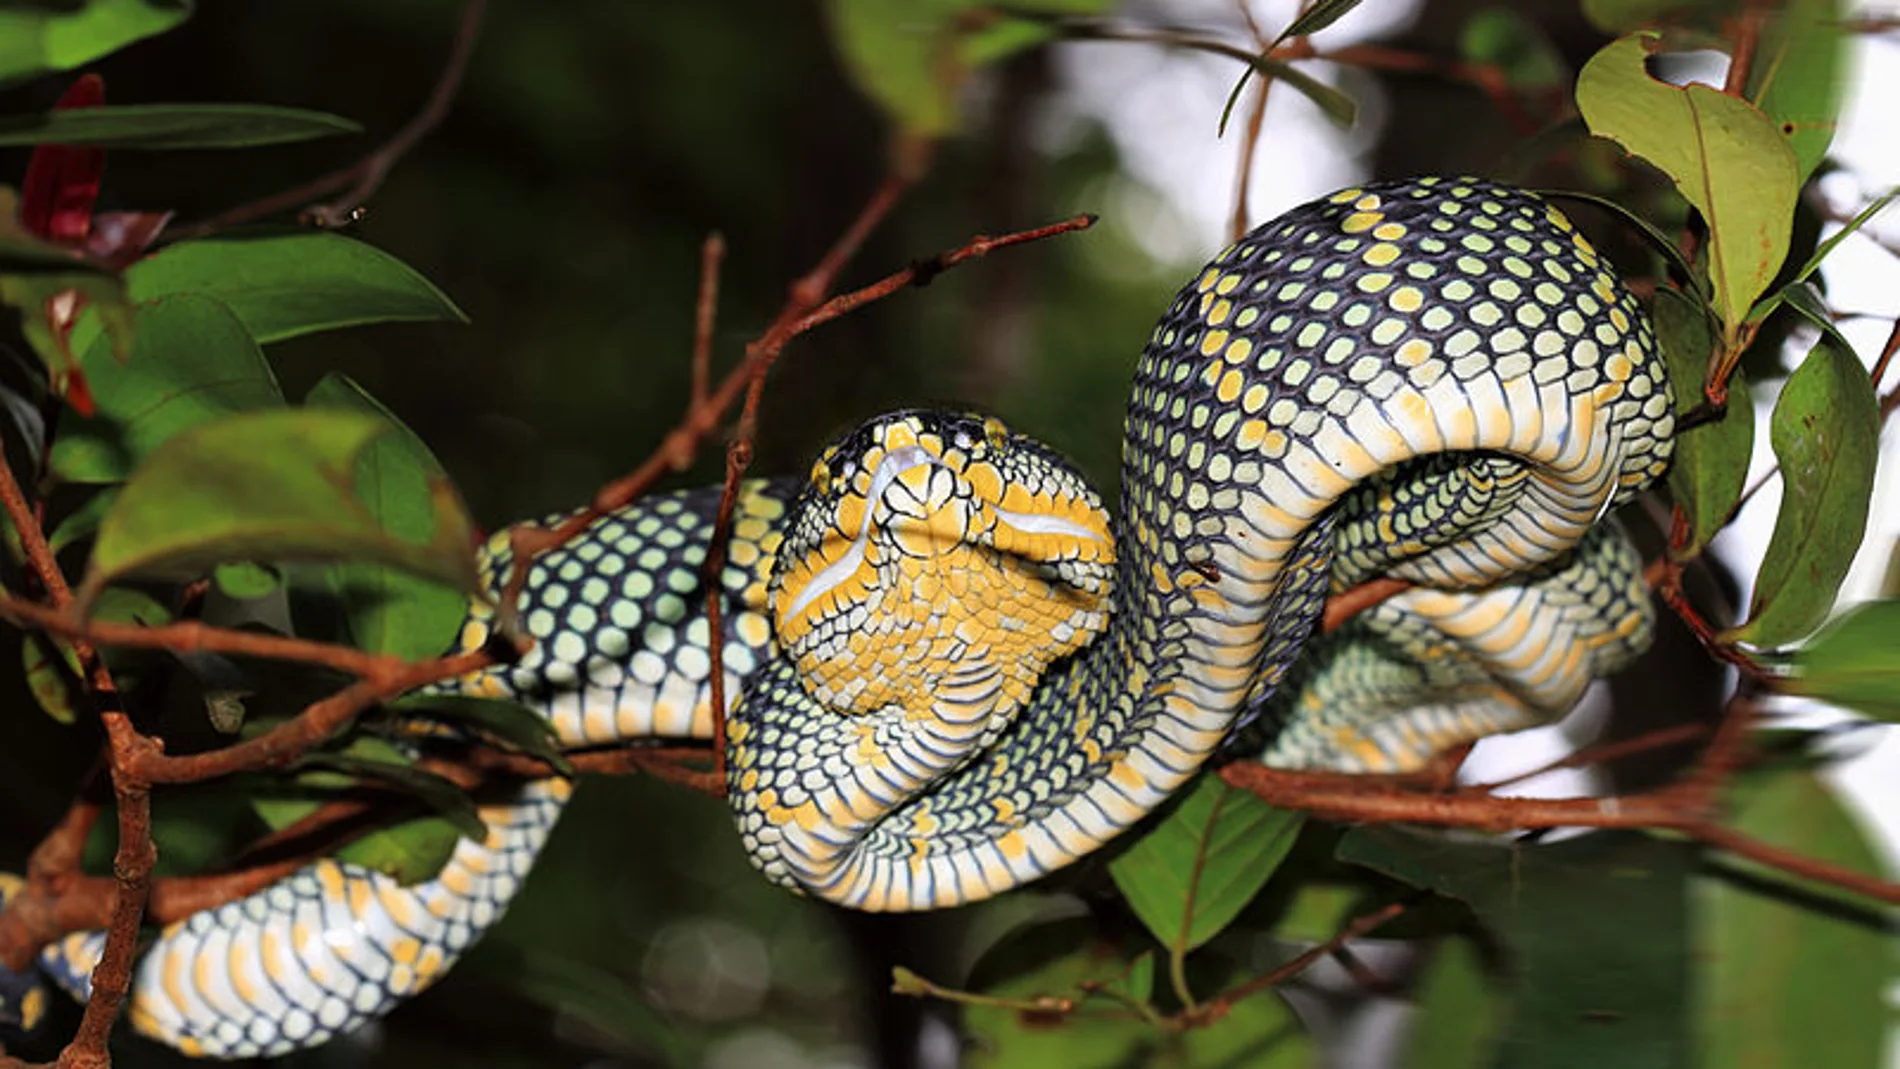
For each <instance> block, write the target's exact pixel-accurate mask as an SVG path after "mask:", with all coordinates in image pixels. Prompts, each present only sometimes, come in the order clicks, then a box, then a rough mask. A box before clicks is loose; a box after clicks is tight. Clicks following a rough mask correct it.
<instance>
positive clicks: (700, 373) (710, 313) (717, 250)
mask: <svg viewBox="0 0 1900 1069" xmlns="http://www.w3.org/2000/svg"><path fill="white" fill-rule="evenodd" d="M725 258H726V239H725V238H724V237H723V236H722V235H721V234H720V233H719V232H718V231H716V230H715V231H714V232H712V233H710V234H707V235H706V240H705V242H704V243H702V244H701V245H700V247H699V300H698V301H697V302H696V303H695V305H694V308H693V392H692V394H691V400H690V401H689V402H688V404H690V405H691V406H692V407H693V408H699V407H701V406H703V405H704V404H705V403H706V390H707V389H708V388H709V387H710V385H711V383H712V344H713V327H714V325H715V324H716V323H717V322H718V320H719V265H720V262H721V261H723V260H724V259H725Z"/></svg>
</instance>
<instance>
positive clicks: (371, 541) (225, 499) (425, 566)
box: [80, 409, 481, 601]
mask: <svg viewBox="0 0 1900 1069" xmlns="http://www.w3.org/2000/svg"><path fill="white" fill-rule="evenodd" d="M388 432H389V425H388V424H387V423H386V422H385V421H383V420H381V419H378V418H376V417H374V416H369V415H365V414H362V413H358V412H342V411H320V410H308V409H306V410H279V411H264V412H252V413H243V414H239V415H234V416H228V417H225V418H223V419H220V420H216V421H214V422H210V423H205V424H201V425H199V426H197V427H193V428H191V429H190V430H187V431H185V432H183V433H181V434H178V435H176V436H174V437H172V438H171V439H170V440H169V441H167V442H165V443H164V444H163V445H162V446H160V447H159V448H158V449H157V450H155V451H154V452H153V453H152V455H151V456H150V457H148V458H147V459H146V461H145V463H143V464H142V465H140V466H139V469H138V470H137V471H136V472H134V473H133V475H132V477H131V478H130V479H128V480H127V481H126V484H125V486H124V487H123V488H121V489H120V491H119V496H118V498H117V500H115V501H114V502H113V503H112V508H111V510H110V511H109V512H107V513H106V516H105V519H104V521H103V522H101V524H100V526H99V536H98V538H97V540H96V541H95V542H94V544H93V551H92V562H91V566H90V568H89V570H88V572H87V575H86V580H85V582H84V584H83V585H82V586H81V589H80V596H81V599H82V601H83V600H89V599H91V598H93V597H95V596H97V594H98V593H99V591H100V590H101V589H102V588H103V587H104V586H105V585H106V584H107V583H110V582H113V581H115V580H118V579H121V578H125V577H127V576H133V575H144V576H153V577H157V578H167V579H190V578H194V577H196V576H198V575H201V574H203V573H204V572H205V571H207V570H209V569H210V568H212V567H214V566H216V565H218V564H221V563H224V562H226V561H232V560H252V561H299V560H317V561H337V560H351V561H371V562H375V563H378V564H383V565H387V566H390V567H394V568H400V569H403V570H404V571H406V572H409V573H411V574H414V575H417V576H421V577H424V578H427V579H432V580H434V581H437V582H440V583H444V584H446V585H449V586H452V587H455V588H457V589H459V590H463V591H467V592H474V591H476V590H478V589H479V588H480V585H481V581H480V577H479V576H478V575H477V573H476V569H475V556H474V544H475V530H474V524H473V522H472V521H471V520H470V519H469V517H468V512H467V510H466V509H465V508H464V507H463V505H462V501H461V498H460V496H459V495H457V494H456V492H455V488H454V487H453V486H451V485H449V484H448V482H447V481H446V480H442V481H435V482H432V483H431V484H430V487H429V501H430V513H429V515H430V518H431V521H432V527H431V529H430V531H429V534H428V536H427V537H426V539H424V540H420V541H418V540H412V539H407V538H403V537H401V536H399V535H397V534H396V533H394V532H392V531H390V530H389V529H388V528H386V527H384V526H383V525H382V524H381V523H379V522H377V520H376V517H375V516H374V515H373V514H372V512H371V511H370V509H369V507H368V506H367V505H366V504H365V502H364V499H363V497H362V493H363V490H364V488H363V486H362V485H361V483H360V469H359V466H358V464H359V461H360V459H361V457H362V454H363V451H364V449H365V448H366V447H368V446H369V445H370V444H371V443H372V442H374V441H375V440H376V439H378V438H379V437H381V436H382V435H384V434H387V433H388Z"/></svg>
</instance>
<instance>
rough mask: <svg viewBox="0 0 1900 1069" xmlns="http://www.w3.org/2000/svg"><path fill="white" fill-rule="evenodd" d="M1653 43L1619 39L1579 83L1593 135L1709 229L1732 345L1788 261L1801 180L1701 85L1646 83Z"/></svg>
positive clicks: (1715, 287)
mask: <svg viewBox="0 0 1900 1069" xmlns="http://www.w3.org/2000/svg"><path fill="white" fill-rule="evenodd" d="M1657 39H1658V35H1657V34H1655V33H1651V32H1643V33H1637V34H1632V35H1630V36H1628V37H1624V38H1622V39H1621V40H1618V41H1616V42H1614V43H1612V44H1610V45H1609V46H1607V47H1605V48H1604V49H1603V50H1602V51H1600V52H1598V53H1597V54H1596V55H1595V56H1594V57H1592V58H1591V60H1590V62H1589V63H1588V64H1586V65H1585V66H1584V68H1583V73H1582V74H1581V75H1579V76H1578V78H1577V107H1578V110H1580V111H1581V112H1582V113H1583V119H1584V122H1585V123H1587V124H1588V125H1589V127H1590V132H1591V133H1593V134H1596V135H1597V136H1599V137H1606V138H1609V139H1610V140H1612V141H1615V142H1616V143H1617V144H1619V145H1621V146H1623V148H1624V149H1625V150H1626V151H1628V152H1630V153H1633V154H1635V155H1637V156H1641V157H1642V158H1643V159H1645V160H1647V161H1649V162H1650V163H1651V164H1653V165H1654V166H1655V167H1656V168H1657V169H1658V170H1660V171H1662V172H1663V173H1664V174H1666V175H1668V176H1669V178H1670V180H1671V181H1672V182H1674V183H1675V186H1676V189H1677V190H1678V191H1679V192H1680V193H1681V194H1682V196H1683V197H1684V199H1686V200H1688V202H1689V203H1690V204H1692V205H1694V206H1695V208H1696V210H1697V211H1699V212H1701V213H1702V217H1703V219H1704V220H1705V221H1706V222H1707V223H1708V227H1709V277H1710V282H1711V296H1712V300H1711V303H1712V304H1713V305H1714V307H1715V310H1716V313H1717V314H1718V316H1719V317H1720V318H1721V320H1722V326H1723V340H1724V341H1725V342H1731V341H1733V340H1734V339H1735V337H1736V331H1737V330H1738V329H1739V328H1740V326H1741V324H1742V322H1743V320H1744V319H1746V318H1747V315H1748V311H1749V308H1750V307H1751V306H1752V305H1753V304H1754V302H1755V298H1756V297H1758V296H1760V295H1761V293H1762V291H1763V290H1764V289H1765V288H1767V286H1768V283H1769V282H1770V281H1771V280H1772V279H1773V278H1774V277H1775V273H1776V272H1777V271H1779V270H1780V268H1781V262H1782V261H1783V260H1784V259H1786V258H1787V255H1788V241H1789V234H1790V230H1791V227H1792V220H1793V218H1794V208H1795V198H1796V195H1797V194H1798V193H1799V192H1800V188H1801V179H1800V174H1799V171H1798V168H1797V165H1796V162H1795V156H1794V151H1793V150H1792V149H1790V148H1789V147H1788V145H1787V143H1786V142H1785V141H1784V140H1783V139H1782V137H1781V133H1780V131H1779V130H1778V129H1777V127H1776V126H1775V124H1774V122H1773V120H1771V119H1769V118H1768V117H1767V116H1765V115H1763V114H1762V113H1761V112H1760V111H1758V110H1756V108H1755V107H1754V105H1752V104H1749V103H1748V102H1746V101H1743V100H1738V99H1736V98H1734V97H1731V96H1726V95H1724V94H1722V93H1721V92H1719V91H1717V90H1715V89H1711V88H1709V87H1708V86H1706V85H1689V86H1686V87H1683V88H1677V87H1675V86H1672V85H1668V84H1665V83H1663V82H1659V81H1657V80H1655V79H1654V78H1651V77H1650V76H1649V73H1648V71H1647V70H1646V69H1645V67H1644V61H1645V60H1646V59H1647V57H1648V56H1649V54H1650V52H1651V51H1652V49H1653V46H1654V45H1655V42H1656V41H1657Z"/></svg>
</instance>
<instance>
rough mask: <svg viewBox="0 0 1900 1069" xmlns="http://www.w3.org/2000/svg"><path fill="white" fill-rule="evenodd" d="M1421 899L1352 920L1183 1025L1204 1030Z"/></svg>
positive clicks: (1218, 997) (1211, 1003) (1218, 999)
mask: <svg viewBox="0 0 1900 1069" xmlns="http://www.w3.org/2000/svg"><path fill="white" fill-rule="evenodd" d="M1423 898H1424V894H1423V892H1420V893H1418V894H1415V895H1412V896H1409V897H1406V898H1402V899H1400V900H1399V901H1397V902H1392V903H1389V904H1387V905H1384V906H1381V907H1379V908H1378V909H1375V910H1373V911H1372V912H1370V913H1367V914H1363V915H1361V916H1358V917H1354V918H1353V919H1352V920H1351V921H1350V922H1348V923H1347V925H1346V926H1345V927H1344V928H1341V929H1340V930H1339V931H1338V932H1337V933H1336V934H1334V936H1333V937H1332V938H1331V939H1328V940H1327V941H1325V942H1324V943H1321V944H1319V945H1318V946H1315V947H1311V948H1308V949H1307V950H1304V951H1302V952H1300V953H1299V954H1296V955H1294V956H1293V957H1291V958H1288V959H1287V960H1286V961H1285V962H1284V963H1282V964H1281V965H1279V966H1278V967H1276V968H1275V969H1273V970H1272V971H1271V972H1266V973H1262V974H1261V975H1259V976H1256V977H1254V978H1253V979H1251V980H1249V981H1247V982H1246V983H1244V984H1239V985H1237V986H1235V987H1231V988H1229V989H1227V990H1226V991H1223V992H1221V993H1220V994H1218V995H1215V996H1214V997H1213V998H1211V999H1208V1000H1207V1001H1206V1002H1205V1003H1203V1004H1202V1005H1201V1007H1200V1008H1199V1009H1198V1010H1197V1011H1195V1012H1194V1013H1193V1014H1192V1015H1187V1014H1186V1013H1185V1011H1184V1012H1183V1019H1182V1023H1183V1024H1185V1025H1188V1026H1189V1027H1203V1026H1206V1025H1210V1024H1213V1023H1215V1022H1216V1021H1219V1020H1220V1019H1221V1018H1223V1017H1225V1016H1227V1014H1228V1013H1229V1012H1230V1011H1232V1010H1233V1008H1234V1003H1236V1002H1239V1001H1240V1000H1242V999H1244V998H1247V997H1248V996H1250V995H1255V994H1258V993H1260V992H1262V991H1265V990H1267V989H1268V988H1272V987H1278V986H1280V985H1281V984H1284V983H1286V982H1287V981H1289V980H1292V979H1293V978H1295V977H1297V976H1299V975H1300V974H1301V973H1303V972H1305V971H1306V970H1307V969H1310V968H1312V967H1313V965H1314V963H1316V962H1318V961H1319V960H1320V959H1321V958H1324V957H1326V956H1328V955H1330V954H1333V953H1336V952H1338V951H1339V950H1340V949H1341V948H1343V947H1344V946H1345V945H1346V944H1347V943H1350V942H1351V941H1353V940H1354V939H1360V938H1363V937H1365V936H1367V935H1370V934H1371V933H1372V932H1373V931H1375V930H1377V929H1378V928H1379V927H1380V926H1382V925H1384V924H1386V923H1387V922H1389V921H1392V920H1395V919H1396V918H1397V917H1398V916H1399V915H1400V914H1402V913H1404V912H1405V911H1406V910H1408V909H1410V908H1412V906H1413V904H1414V903H1416V902H1418V901H1420V900H1422V899H1423Z"/></svg>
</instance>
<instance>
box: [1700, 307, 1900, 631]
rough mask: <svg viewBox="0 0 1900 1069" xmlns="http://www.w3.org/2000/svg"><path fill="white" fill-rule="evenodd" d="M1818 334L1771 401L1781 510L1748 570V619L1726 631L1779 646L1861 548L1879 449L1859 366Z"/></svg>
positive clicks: (1804, 627) (1817, 615) (1870, 391)
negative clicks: (1754, 567) (1757, 564)
mask: <svg viewBox="0 0 1900 1069" xmlns="http://www.w3.org/2000/svg"><path fill="white" fill-rule="evenodd" d="M1837 339H1838V335H1829V334H1825V333H1824V334H1822V336H1821V340H1820V341H1819V342H1817V343H1816V344H1815V346H1814V348H1813V350H1811V351H1810V352H1809V353H1808V355H1807V358H1806V359H1805V360H1803V361H1802V362H1801V366H1800V367H1798V368H1796V369H1795V371H1794V374H1792V375H1790V376H1789V377H1788V382H1787V384H1786V385H1785V386H1783V387H1782V390H1781V396H1780V398H1779V399H1777V400H1776V401H1775V411H1774V416H1773V418H1772V419H1771V421H1770V423H1769V432H1768V436H1769V441H1770V443H1771V444H1772V445H1773V446H1774V450H1775V459H1776V460H1777V461H1779V462H1780V464H1781V476H1782V494H1781V509H1780V511H1779V512H1778V513H1777V514H1776V516H1775V529H1774V533H1773V534H1772V535H1770V537H1769V541H1768V550H1767V552H1766V553H1765V554H1764V555H1763V558H1762V563H1761V568H1760V570H1759V571H1757V572H1756V574H1755V591H1754V596H1753V597H1752V598H1751V599H1750V603H1749V610H1748V622H1747V623H1746V624H1744V625H1743V626H1742V627H1741V628H1739V629H1737V630H1736V631H1734V632H1733V633H1731V634H1730V635H1728V636H1725V637H1728V638H1732V639H1734V640H1736V641H1740V642H1746V643H1749V644H1751V645H1755V646H1764V647H1772V646H1781V645H1786V644H1788V643H1790V642H1793V641H1795V640H1796V639H1799V638H1801V637H1802V636H1804V635H1806V634H1807V633H1808V632H1810V631H1812V630H1814V629H1815V628H1816V627H1817V626H1819V625H1820V623H1821V621H1822V620H1824V619H1826V618H1827V614H1828V611H1829V610H1830V609H1832V608H1833V607H1834V598H1835V596H1836V595H1837V594H1838V593H1839V591H1840V587H1841V580H1842V579H1844V578H1846V576H1847V569H1848V568H1849V566H1851V565H1852V564H1853V562H1854V554H1855V552H1856V551H1857V550H1859V549H1860V542H1861V536H1862V534H1863V532H1865V530H1866V528H1867V508H1868V502H1869V500H1870V499H1871V497H1872V495H1873V489H1874V460H1875V458H1876V457H1877V456H1878V455H1879V450H1880V410H1879V404H1878V402H1877V401H1876V400H1875V399H1874V388H1873V385H1872V384H1871V383H1870V382H1869V381H1868V378H1867V369H1866V368H1864V367H1862V366H1861V363H1860V361H1859V360H1858V359H1856V358H1855V356H1854V353H1853V351H1852V350H1851V349H1848V348H1846V347H1845V346H1844V345H1843V344H1841V343H1840V342H1839V341H1838V340H1837Z"/></svg>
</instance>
